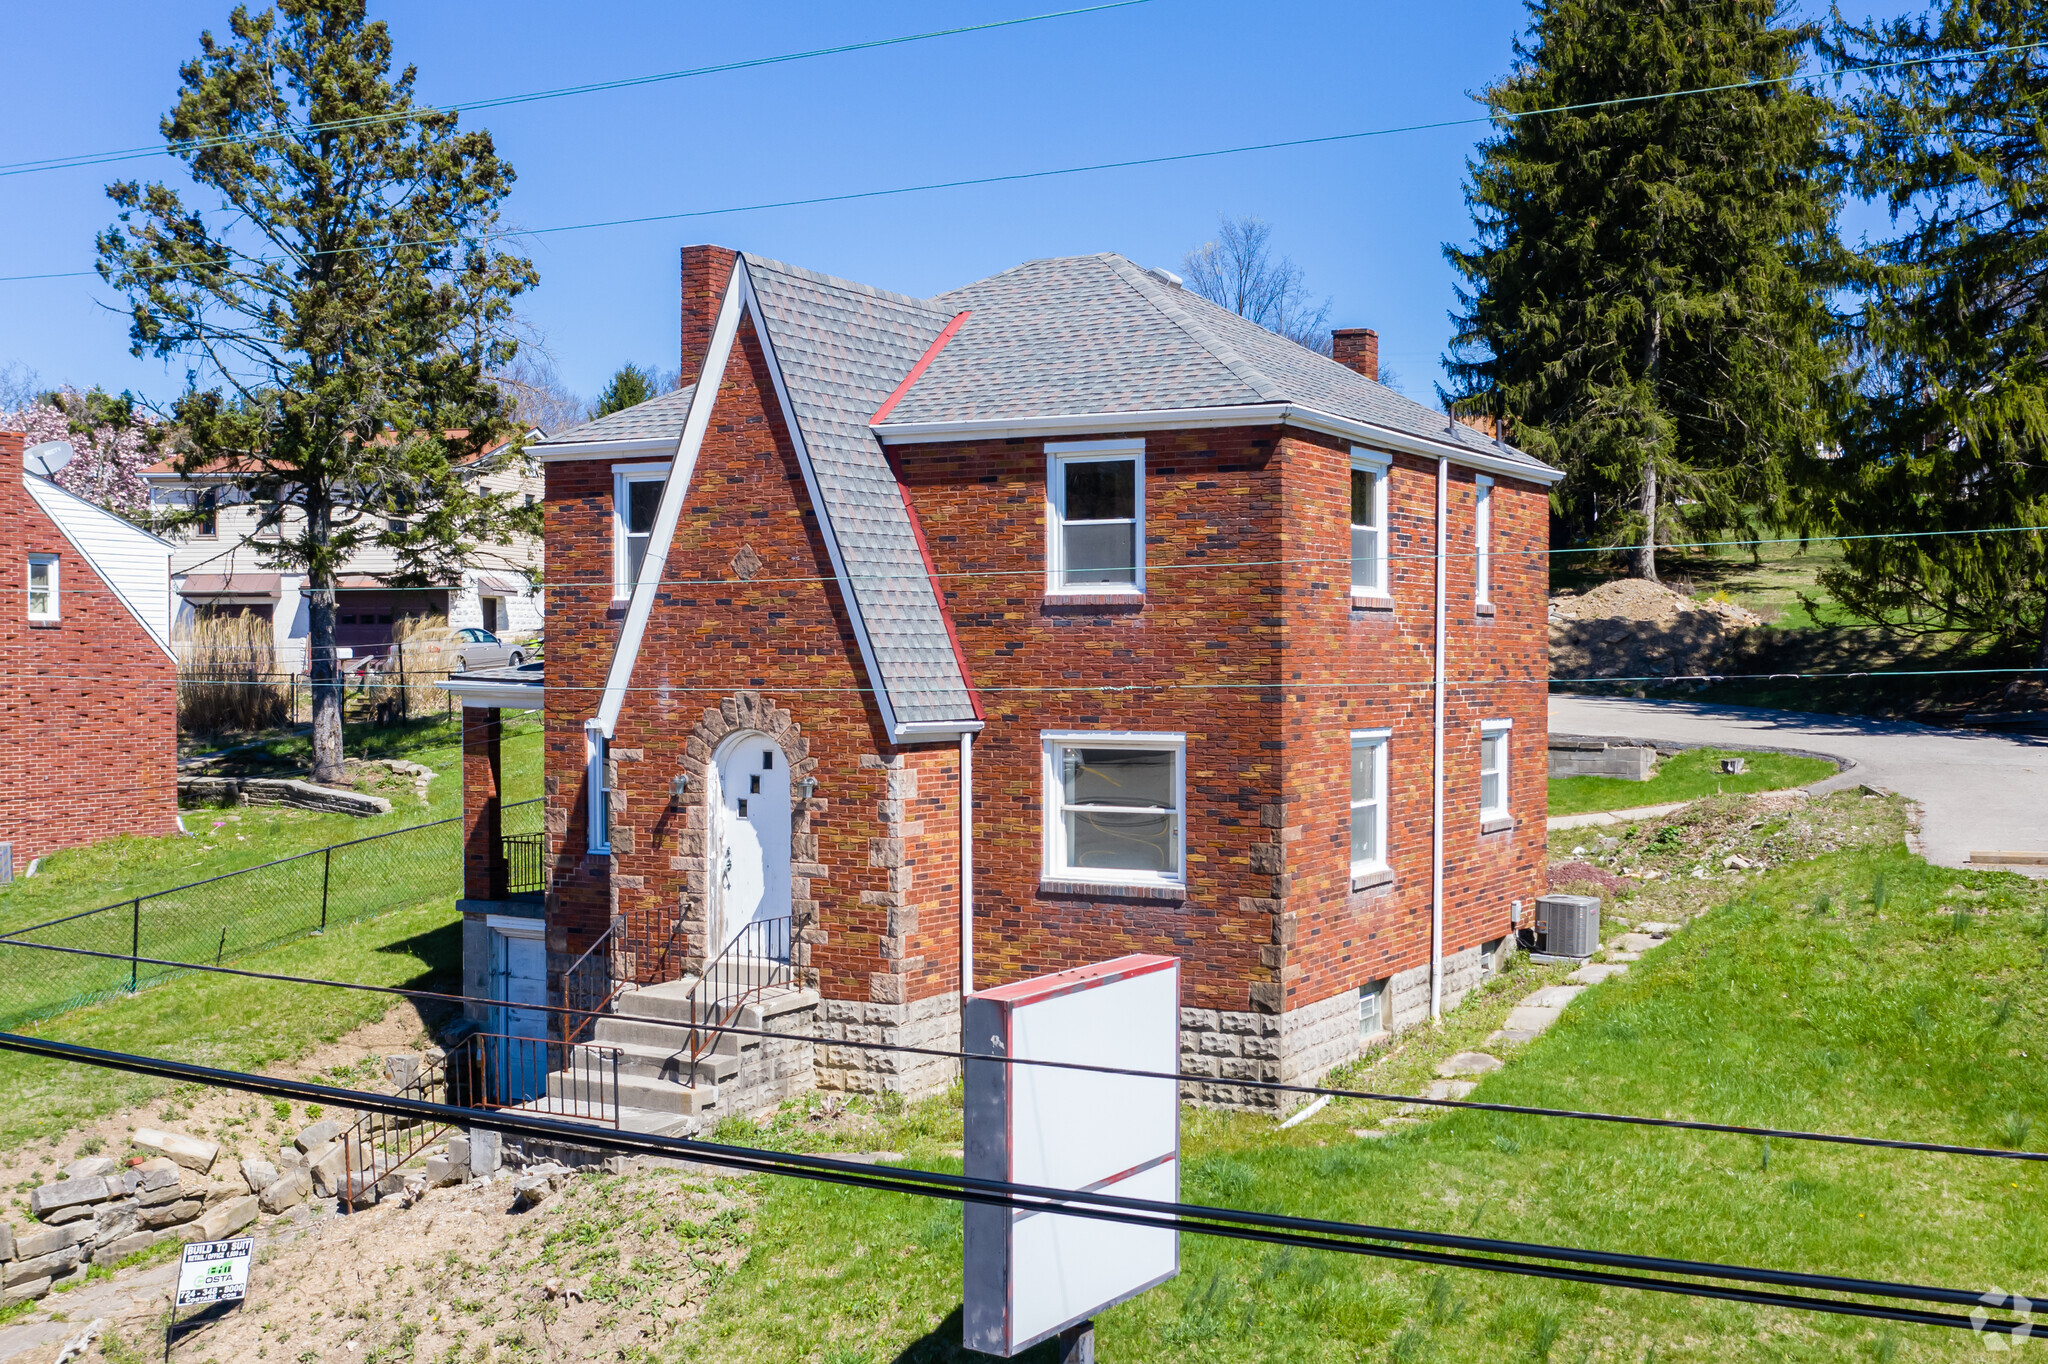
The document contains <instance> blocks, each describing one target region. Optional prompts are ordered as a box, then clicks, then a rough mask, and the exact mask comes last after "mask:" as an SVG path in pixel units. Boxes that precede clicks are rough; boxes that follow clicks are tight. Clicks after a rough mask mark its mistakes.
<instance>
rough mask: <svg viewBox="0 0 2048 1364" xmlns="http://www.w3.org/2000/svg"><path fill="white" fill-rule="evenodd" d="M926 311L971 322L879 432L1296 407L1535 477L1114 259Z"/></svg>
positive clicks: (1020, 271)
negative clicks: (1455, 449)
mask: <svg viewBox="0 0 2048 1364" xmlns="http://www.w3.org/2000/svg"><path fill="white" fill-rule="evenodd" d="M931 302H932V304H933V305H935V306H936V307H937V308H939V309H940V310H941V311H943V312H945V313H948V314H952V313H957V312H959V311H960V310H962V309H966V308H971V309H973V311H974V316H973V317H972V318H970V319H969V320H968V322H967V324H966V326H964V327H962V328H961V330H960V332H959V333H958V334H957V335H956V336H955V337H954V338H953V340H952V341H951V342H950V343H949V344H948V345H947V347H946V349H945V350H944V351H942V352H940V354H939V357H938V359H937V360H935V361H934V362H933V364H932V366H931V367H930V368H929V369H927V370H926V371H925V372H924V374H923V375H922V376H921V377H920V378H919V379H918V381H917V384H916V385H915V386H914V387H913V388H912V389H911V390H910V392H909V393H908V394H906V395H905V396H904V398H903V401H902V402H900V403H899V404H897V406H896V408H895V410H894V411H893V412H891V413H890V414H889V423H888V424H889V425H896V424H899V423H901V424H906V425H907V424H912V423H921V422H946V421H992V420H1002V419H1005V418H1026V417H1055V416H1066V415H1073V414H1078V413H1095V412H1146V411H1159V410H1172V409H1174V408H1189V407H1228V406H1238V405H1247V406H1248V405H1254V404H1263V403H1293V404H1296V405H1299V406H1302V407H1308V408H1313V409H1315V410H1316V411H1318V412H1323V413H1326V414H1328V415H1329V416H1332V417H1336V418H1340V419H1343V420H1346V421H1353V422H1363V423H1366V424H1369V425H1372V426H1378V427H1382V428H1385V429H1388V430H1392V431H1398V432H1401V433H1404V434H1407V435H1412V436H1418V437H1422V438H1425V439H1429V440H1434V441H1439V442H1448V443H1451V444H1454V445H1457V446H1460V447H1463V448H1465V449H1469V450H1471V451H1473V452H1474V453H1484V454H1489V455H1493V456H1495V457H1497V458H1504V459H1507V460H1510V461H1513V462H1516V463H1522V464H1527V465H1528V466H1529V467H1530V468H1531V469H1532V470H1543V469H1544V468H1545V466H1544V465H1542V464H1540V463H1538V462H1537V461H1536V460H1534V459H1531V458H1530V457H1529V456H1527V455H1525V454H1523V453H1522V452H1520V451H1519V450H1515V449H1514V448H1512V447H1499V448H1497V447H1496V446H1495V445H1494V443H1493V441H1492V440H1491V439H1489V438H1488V437H1486V436H1483V435H1480V434H1479V433H1478V432H1476V431H1474V430H1472V429H1471V428H1470V427H1467V426H1464V425H1460V424H1455V423H1451V422H1449V421H1448V420H1447V419H1446V418H1445V416H1444V414H1443V413H1441V412H1438V411H1435V410H1433V409H1431V408H1427V407H1424V406H1423V405H1422V404H1420V403H1418V402H1414V401H1412V400H1410V399H1408V398H1404V397H1402V396H1401V395H1400V394H1398V393H1396V392H1394V391H1393V390H1392V389H1390V388H1387V387H1386V386H1385V385H1383V384H1379V383H1376V382H1374V381H1373V380H1371V379H1367V378H1366V377H1365V376H1363V375H1361V374H1357V373H1354V372H1353V371H1351V370H1349V369H1346V368H1345V367H1344V366H1342V365H1340V364H1338V363H1337V362H1336V361H1334V360H1331V359H1329V358H1328V357H1326V356H1322V355H1318V354H1316V353H1315V352H1314V351H1311V350H1308V349H1307V348H1306V347H1303V346H1298V345H1296V344H1295V343H1294V342H1292V341H1289V340H1287V339H1286V338H1285V337H1282V336H1276V335H1275V334H1273V333H1272V332H1269V331H1267V330H1266V329H1265V328H1264V327H1261V326H1259V325H1258V324H1257V323H1254V322H1250V321H1247V320H1246V319H1244V318H1242V317H1239V316H1237V315H1236V314H1235V313H1232V312H1230V311H1229V310H1228V309H1225V308H1219V307H1217V306H1216V305H1215V304H1213V303H1211V302H1209V301H1208V300H1207V299H1205V298H1203V297H1201V296H1200V295H1199V294H1196V293H1193V292H1190V291H1189V290H1186V289H1182V288H1180V287H1178V286H1177V285H1173V284H1169V283H1167V282H1166V281H1164V280H1161V279H1159V278H1157V277H1155V276H1153V275H1151V274H1149V273H1147V272H1146V271H1144V270H1142V269H1140V268H1139V267H1138V266H1137V265H1135V264H1133V263H1132V262H1131V261H1129V260H1127V259H1125V258H1124V257H1122V256H1119V255H1115V254H1113V253H1105V254H1102V255H1096V256H1067V257H1061V258H1057V259H1052V260H1037V261H1027V262H1026V263H1024V264H1023V265H1019V266H1017V267H1016V268H1015V269H1011V270H1005V271H1004V272H1003V273H1002V274H999V275H993V276H990V277H989V278H988V279H984V280H979V281H977V282H976V283H973V284H969V285H967V286H965V287H964V288H960V289H955V290H953V291H952V292H951V293H946V294H940V295H939V296H938V297H936V298H934V299H932V300H931Z"/></svg>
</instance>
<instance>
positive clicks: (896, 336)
mask: <svg viewBox="0 0 2048 1364" xmlns="http://www.w3.org/2000/svg"><path fill="white" fill-rule="evenodd" d="M742 259H743V260H744V261H745V263H746V268H747V273H748V276H749V278H750V279H751V280H752V282H753V286H754V295H755V297H756V298H758V299H759V300H760V303H761V310H762V312H763V313H764V314H765V315H766V317H767V322H768V333H769V340H770V343H771V344H772V345H773V347H774V350H775V359H776V362H777V363H778V364H779V365H780V366H781V369H782V377H783V383H784V385H785V386H786V387H787V389H788V391H789V400H790V405H791V406H792V407H793V408H794V409H795V411H796V420H797V425H798V426H799V427H800V428H801V429H802V432H803V439H804V446H805V448H806V449H807V450H808V451H809V453H810V457H811V468H812V471H813V472H814V473H815V474H816V476H817V479H818V492H819V496H820V499H821V500H822V502H823V503H824V507H823V511H824V513H825V515H826V517H827V518H829V520H830V521H831V524H832V531H833V534H834V536H835V537H836V538H837V540H838V542H839V551H840V555H841V557H842V559H843V560H844V562H845V564H846V571H847V576H848V578H849V579H850V580H851V587H852V593H853V598H854V606H855V609H856V610H857V611H858V612H859V615H860V619H861V622H862V623H863V625H864V626H865V627H866V630H867V635H868V640H869V642H870V643H871V644H872V646H873V648H874V654H875V665H876V667H877V668H878V669H879V671H880V672H881V674H882V675H881V676H880V677H878V678H875V679H874V682H875V684H876V685H877V686H879V687H882V688H884V689H886V691H887V692H888V696H889V701H890V705H891V708H892V709H893V710H894V711H895V713H896V718H897V720H898V721H899V722H903V723H912V724H915V723H919V722H931V721H950V720H971V719H973V718H974V703H973V700H972V698H971V697H970V696H969V694H968V689H967V681H966V678H965V677H964V676H963V675H962V673H961V670H960V662H959V658H958V656H957V655H956V654H955V653H954V652H953V641H952V636H951V634H950V632H949V631H948V630H947V628H946V616H945V610H944V608H943V607H942V606H941V604H940V602H939V598H938V593H937V591H936V589H935V588H934V587H933V584H932V581H931V578H930V577H929V576H927V573H926V569H925V562H924V555H923V554H922V553H921V552H920V551H919V549H918V545H917V534H916V532H915V530H914V529H913V528H912V526H911V522H910V512H909V509H908V508H907V507H906V506H905V505H904V502H903V494H902V491H901V489H900V488H899V486H898V484H897V482H896V475H895V472H894V471H893V470H891V469H890V467H889V460H888V457H887V456H886V455H885V454H884V453H883V452H882V443H881V441H880V440H878V439H877V438H876V436H875V433H874V432H873V431H871V430H869V429H868V419H869V418H870V417H872V416H873V415H874V413H875V409H876V408H878V407H880V406H881V405H882V402H883V400H884V399H886V398H887V397H888V396H889V394H890V393H891V392H893V391H894V390H895V388H896V386H897V385H898V384H899V383H901V382H902V381H903V376H904V375H906V374H908V373H909V372H910V368H911V366H912V365H914V364H916V363H917V360H918V357H919V356H921V355H923V354H924V352H925V350H926V348H928V347H929V346H930V345H931V343H932V342H933V341H934V340H935V339H937V337H938V334H939V332H940V331H941V330H943V329H944V328H945V325H946V322H947V320H948V318H949V316H950V315H949V314H946V313H942V312H939V311H937V310H936V309H934V308H932V306H931V305H930V304H928V303H925V302H923V301H922V300H920V299H915V298H909V297H906V296H904V295H902V294H890V293H885V292H883V291H882V290H880V289H871V288H869V287H867V286H866V285H863V284H854V283H850V282H848V281H846V280H840V279H833V278H831V277H830V276H828V275H821V274H817V273H815V272H813V271H810V270H800V269H798V268H796V267H794V266H790V265H784V264H782V263H780V262H778V261H771V260H764V259H762V258H761V257H759V256H752V255H749V256H744V257H742Z"/></svg>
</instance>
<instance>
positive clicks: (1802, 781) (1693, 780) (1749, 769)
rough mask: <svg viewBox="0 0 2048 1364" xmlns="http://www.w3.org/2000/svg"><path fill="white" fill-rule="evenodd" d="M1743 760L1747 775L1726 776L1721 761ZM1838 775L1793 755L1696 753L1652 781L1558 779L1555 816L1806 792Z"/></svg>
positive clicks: (1829, 766) (1668, 765)
mask: <svg viewBox="0 0 2048 1364" xmlns="http://www.w3.org/2000/svg"><path fill="white" fill-rule="evenodd" d="M1723 758H1741V759H1742V760H1743V763H1744V770H1743V771H1742V772H1741V773H1739V774H1737V775H1734V776H1729V775H1727V774H1725V773H1723V772H1722V771H1721V759H1723ZM1837 770H1838V769H1837V768H1836V767H1835V765H1834V764H1833V763H1831V762H1828V761H1827V760H1825V759H1823V758H1801V757H1797V756H1795V755H1793V754H1790V753H1747V752H1744V753H1738V752H1736V751H1735V750H1733V749H1727V750H1723V749H1717V748H1693V749H1687V750H1686V751H1685V752H1683V753H1680V754H1678V755H1677V756H1676V757H1671V758H1666V759H1664V760H1663V761H1662V762H1659V763H1658V764H1657V771H1656V775H1654V776H1652V777H1651V778H1650V779H1649V780H1648V781H1627V780H1624V779H1622V778H1620V777H1553V778H1551V780H1550V813H1551V814H1553V815H1580V814H1586V813H1588V812H1590V811H1593V810H1626V809H1629V808H1631V807H1633V806H1638V805H1669V804H1672V803H1673V802H1676V801H1681V800H1697V799H1699V798H1700V797H1701V796H1722V795H1726V796H1737V795H1749V794H1752V793H1753V792H1757V791H1777V790H1780V789H1782V788H1784V787H1787V786H1805V785H1806V784H1807V783H1809V782H1816V781H1820V780H1822V779H1823V778H1825V777H1829V776H1832V775H1834V773H1835V772H1836V771H1837Z"/></svg>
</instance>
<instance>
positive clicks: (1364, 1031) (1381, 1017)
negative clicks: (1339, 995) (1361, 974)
mask: <svg viewBox="0 0 2048 1364" xmlns="http://www.w3.org/2000/svg"><path fill="white" fill-rule="evenodd" d="M1386 999H1387V983H1386V982H1385V981H1383V980H1375V981H1372V982H1370V983H1369V984H1365V985H1361V986H1359V987H1358V1035H1359V1036H1360V1037H1371V1036H1373V1035H1374V1034H1375V1033H1383V1032H1385V1031H1386V1030H1387V1015H1386Z"/></svg>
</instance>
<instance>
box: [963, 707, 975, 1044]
mask: <svg viewBox="0 0 2048 1364" xmlns="http://www.w3.org/2000/svg"><path fill="white" fill-rule="evenodd" d="M973 993H974V734H973V732H972V731H967V730H963V731H961V734H960V1005H961V1010H962V1016H963V1017H964V1016H965V1010H966V1007H967V996H969V995H971V994H973Z"/></svg>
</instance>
